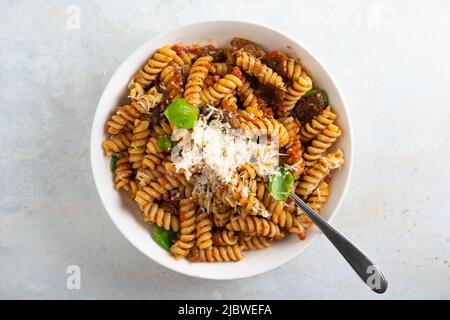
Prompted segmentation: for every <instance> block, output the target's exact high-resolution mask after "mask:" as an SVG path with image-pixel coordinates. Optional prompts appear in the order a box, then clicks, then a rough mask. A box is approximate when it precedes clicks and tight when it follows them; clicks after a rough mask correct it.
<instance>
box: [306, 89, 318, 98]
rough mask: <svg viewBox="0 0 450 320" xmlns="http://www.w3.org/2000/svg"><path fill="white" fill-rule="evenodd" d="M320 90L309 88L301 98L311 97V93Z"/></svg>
mask: <svg viewBox="0 0 450 320" xmlns="http://www.w3.org/2000/svg"><path fill="white" fill-rule="evenodd" d="M320 91H321V90H320V89H311V90H309V91H307V92H306V93H305V94H304V95H303V98H308V97H311V96H312V95H313V94H315V93H317V92H320Z"/></svg>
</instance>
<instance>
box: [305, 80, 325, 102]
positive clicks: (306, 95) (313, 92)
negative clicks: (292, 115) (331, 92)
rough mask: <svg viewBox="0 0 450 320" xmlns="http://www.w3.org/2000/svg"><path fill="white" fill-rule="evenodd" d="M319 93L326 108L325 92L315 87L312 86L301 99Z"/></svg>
mask: <svg viewBox="0 0 450 320" xmlns="http://www.w3.org/2000/svg"><path fill="white" fill-rule="evenodd" d="M317 92H320V93H322V98H323V101H324V102H325V105H326V106H328V95H327V93H326V92H325V90H322V89H319V88H318V87H316V86H315V85H314V86H313V88H312V89H311V90H309V91H307V92H306V93H305V94H304V95H303V97H302V98H308V97H311V96H312V95H313V94H315V93H317Z"/></svg>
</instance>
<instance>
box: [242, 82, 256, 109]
mask: <svg viewBox="0 0 450 320" xmlns="http://www.w3.org/2000/svg"><path fill="white" fill-rule="evenodd" d="M254 92H255V90H254V89H253V87H252V84H251V82H250V81H248V80H245V81H244V82H243V84H242V87H241V88H240V89H239V97H240V98H241V102H242V105H243V106H244V107H248V106H251V105H252V104H258V100H257V97H256V95H255V93H254Z"/></svg>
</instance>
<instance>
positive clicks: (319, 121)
mask: <svg viewBox="0 0 450 320" xmlns="http://www.w3.org/2000/svg"><path fill="white" fill-rule="evenodd" d="M336 119H337V115H336V114H335V113H334V112H333V111H331V108H330V107H329V106H328V107H327V108H326V109H324V110H323V111H322V113H321V114H320V115H319V116H317V118H316V119H313V120H311V122H308V123H306V124H305V125H304V126H302V127H301V129H300V139H301V141H302V142H303V143H306V142H308V141H310V140H312V139H313V138H314V137H316V136H317V135H319V133H320V132H322V130H324V129H325V128H326V127H327V126H328V125H330V124H333V123H334V122H335V121H336Z"/></svg>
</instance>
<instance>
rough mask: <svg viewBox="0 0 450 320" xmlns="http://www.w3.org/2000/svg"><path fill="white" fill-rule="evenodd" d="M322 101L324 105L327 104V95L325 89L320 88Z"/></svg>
mask: <svg viewBox="0 0 450 320" xmlns="http://www.w3.org/2000/svg"><path fill="white" fill-rule="evenodd" d="M322 96H323V101H325V105H326V106H328V95H327V93H326V92H325V90H322Z"/></svg>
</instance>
